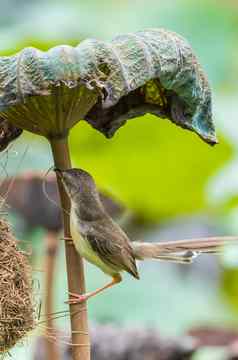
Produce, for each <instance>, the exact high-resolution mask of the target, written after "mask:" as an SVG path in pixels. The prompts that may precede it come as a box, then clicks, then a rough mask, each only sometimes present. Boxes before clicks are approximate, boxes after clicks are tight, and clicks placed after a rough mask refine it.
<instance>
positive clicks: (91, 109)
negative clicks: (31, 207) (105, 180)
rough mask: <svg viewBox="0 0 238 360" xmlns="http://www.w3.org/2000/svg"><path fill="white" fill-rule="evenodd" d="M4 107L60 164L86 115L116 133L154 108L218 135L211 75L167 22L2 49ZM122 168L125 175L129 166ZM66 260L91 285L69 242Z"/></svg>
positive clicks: (78, 350) (78, 286)
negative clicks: (108, 35)
mask: <svg viewBox="0 0 238 360" xmlns="http://www.w3.org/2000/svg"><path fill="white" fill-rule="evenodd" d="M0 110H1V112H0V116H1V120H2V123H1V124H2V131H3V135H5V136H6V137H7V139H9V140H11V131H13V130H14V129H13V130H12V126H15V127H16V128H20V129H24V130H28V131H30V132H33V133H36V134H39V135H41V136H44V137H46V138H47V139H48V140H49V142H50V144H51V148H52V154H53V157H54V162H55V165H56V167H58V168H61V169H65V168H69V167H70V166H71V162H70V155H69V149H68V142H67V141H68V134H69V131H70V129H71V128H72V127H73V126H74V125H75V124H76V123H77V122H78V121H79V120H80V119H84V120H86V121H87V122H88V123H89V124H90V125H92V126H93V127H94V128H96V129H97V130H99V131H100V132H102V133H103V134H104V135H106V137H111V136H113V134H114V133H115V132H116V130H117V129H118V128H120V127H121V126H122V125H124V124H125V122H126V120H127V119H131V118H134V117H138V116H140V115H143V114H145V113H151V114H154V115H156V116H157V117H160V118H161V117H162V118H168V119H170V120H171V121H173V122H174V123H176V124H177V125H179V126H181V127H183V128H186V129H189V130H192V131H193V132H196V133H197V134H198V135H199V136H200V137H201V138H202V139H203V140H205V141H206V142H207V143H210V144H214V143H216V136H215V131H214V126H213V123H212V114H211V92H210V88H209V85H208V82H207V79H206V77H205V75H204V73H203V71H202V69H201V67H200V65H199V64H198V62H197V61H196V58H195V56H194V54H193V52H192V50H191V48H190V46H189V44H188V43H187V42H186V41H185V40H184V39H183V38H181V37H180V36H178V35H176V34H175V33H172V32H168V31H165V30H158V29H151V30H147V31H144V32H139V33H136V34H129V35H124V36H119V37H117V38H115V39H114V40H112V41H111V42H108V43H106V42H102V41H98V40H86V41H83V42H82V43H81V44H80V45H79V46H78V47H76V48H72V47H70V46H59V47H56V48H52V49H50V50H49V51H48V52H46V53H43V52H41V51H39V50H37V49H35V48H26V49H24V50H22V51H21V52H20V53H18V54H17V55H15V56H12V57H1V58H0ZM8 125H9V126H8ZM10 125H12V126H10ZM149 125H150V124H149V121H148V124H147V126H148V127H149ZM13 133H14V134H15V132H14V131H13ZM173 136H174V135H173ZM138 141H139V139H138ZM82 151H86V149H85V148H83V147H82ZM79 152H80V151H79ZM147 156H148V155H147ZM194 156H195V154H194ZM115 163H116V157H115V158H114V161H113V163H112V166H115ZM158 166H160V164H158ZM142 171H143V172H144V179H145V181H146V171H145V170H144V169H142ZM122 173H123V175H124V178H123V183H124V182H126V176H127V172H126V169H124V170H123V169H122ZM58 186H59V192H60V195H61V203H62V208H63V209H64V211H63V217H64V227H65V237H66V238H68V237H70V231H69V215H68V214H69V210H70V204H69V201H68V198H67V196H66V194H65V192H64V190H63V188H62V184H61V182H60V180H59V182H58ZM134 197H135V198H136V195H134ZM66 262H67V272H68V283H69V291H70V292H76V293H82V292H84V290H85V289H84V275H83V267H82V262H81V259H79V257H78V255H77V254H76V252H75V250H74V248H73V247H72V246H67V245H66ZM70 310H71V324H72V343H73V345H74V346H73V359H74V360H77V359H79V358H83V359H84V360H86V359H89V357H90V346H89V337H88V329H87V316H86V315H87V314H86V307H85V304H78V305H74V307H72V306H71V309H70ZM75 311H76V312H77V311H78V312H80V314H81V316H80V318H78V317H75V316H74V314H75ZM80 344H81V346H80Z"/></svg>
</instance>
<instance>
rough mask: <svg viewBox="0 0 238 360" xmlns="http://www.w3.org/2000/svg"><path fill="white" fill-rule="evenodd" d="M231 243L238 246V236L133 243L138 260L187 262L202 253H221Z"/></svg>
mask: <svg viewBox="0 0 238 360" xmlns="http://www.w3.org/2000/svg"><path fill="white" fill-rule="evenodd" d="M229 244H232V245H237V246H238V236H221V237H208V238H198V239H192V240H177V241H167V242H163V241H161V242H159V243H145V242H132V243H131V245H132V248H133V253H134V256H135V258H136V259H137V260H145V259H157V260H164V261H170V262H177V263H185V264H186V263H191V262H192V261H193V260H194V259H195V258H196V257H197V256H198V255H200V254H217V253H220V252H221V251H222V249H223V247H224V246H226V245H229Z"/></svg>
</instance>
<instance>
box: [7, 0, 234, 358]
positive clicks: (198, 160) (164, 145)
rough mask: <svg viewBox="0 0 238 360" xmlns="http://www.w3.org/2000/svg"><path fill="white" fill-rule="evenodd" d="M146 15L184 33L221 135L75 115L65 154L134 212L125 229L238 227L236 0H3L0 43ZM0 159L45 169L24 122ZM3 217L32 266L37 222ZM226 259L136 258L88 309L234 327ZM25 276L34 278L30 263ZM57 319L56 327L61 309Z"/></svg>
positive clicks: (129, 24) (152, 236)
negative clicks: (29, 251)
mask: <svg viewBox="0 0 238 360" xmlns="http://www.w3.org/2000/svg"><path fill="white" fill-rule="evenodd" d="M148 27H165V28H168V29H170V30H173V31H176V32H178V33H179V34H181V35H183V36H184V37H185V38H187V39H188V40H189V42H190V44H191V45H192V47H193V49H194V51H195V53H196V55H197V57H198V58H199V60H200V62H201V64H202V66H203V68H204V69H205V71H206V72H207V74H208V78H209V80H210V83H211V87H212V90H213V109H214V121H215V124H216V127H217V132H218V136H219V141H220V144H219V145H217V146H215V147H209V146H208V145H206V144H205V143H203V142H202V141H201V140H200V139H199V138H198V137H197V136H196V135H194V134H193V133H190V132H187V131H184V130H182V129H180V128H178V127H176V126H175V125H173V124H171V123H170V122H169V121H167V120H164V119H163V120H162V119H161V120H160V119H158V118H156V117H153V116H152V115H146V116H144V117H141V118H140V119H134V120H131V121H128V123H127V124H126V126H124V127H122V128H121V129H120V130H119V131H118V132H117V133H116V135H115V136H114V137H113V138H112V139H111V140H107V139H105V138H104V137H103V135H101V134H99V133H98V132H96V131H95V130H94V129H92V128H91V127H90V126H89V125H88V124H86V123H85V122H83V121H82V122H79V123H78V125H77V126H76V127H75V128H74V129H73V131H72V133H71V138H70V145H71V150H72V157H73V162H74V165H75V166H80V167H82V168H85V169H86V170H88V171H90V172H91V173H92V175H93V176H94V177H95V179H96V181H97V183H98V185H99V187H100V188H102V189H104V190H105V191H106V192H107V193H109V194H111V195H113V196H114V197H115V198H117V199H119V200H120V201H121V202H122V203H123V204H124V205H125V206H126V207H127V208H128V210H129V211H130V212H131V213H132V214H133V215H134V219H136V221H134V222H133V226H132V227H133V229H132V230H131V234H132V237H133V236H134V238H137V237H139V238H140V239H146V240H148V241H155V240H158V239H164V240H172V239H183V238H191V237H194V236H197V237H198V236H206V235H218V234H220V235H225V234H229V235H232V234H237V232H238V225H237V224H238V210H237V204H238V145H237V144H238V125H237V114H238V101H237V95H238V45H237V37H238V3H237V1H234V0H226V1H222V0H221V1H219V2H218V1H215V0H214V1H211V0H200V1H199V0H198V1H196V2H195V1H189V0H167V1H166V2H165V1H162V0H147V1H143V0H135V1H127V0H121V1H120V2H118V1H109V0H101V1H100V2H99V1H96V0H88V1H80V0H67V1H66V0H65V1H63V0H62V1H56V0H41V1H40V2H39V1H36V0H31V1H30V0H8V1H2V2H1V13H0V33H1V37H0V39H1V41H0V54H1V55H9V54H13V53H15V52H16V51H18V50H20V49H21V48H22V47H25V46H36V47H38V48H41V49H43V50H46V49H48V48H50V47H51V46H55V45H58V44H72V45H76V44H77V43H78V42H79V41H80V40H82V39H85V38H88V37H94V38H95V37H96V38H101V39H110V38H112V37H113V36H115V35H116V34H119V33H125V32H132V31H138V30H142V29H145V28H148ZM36 151H37V152H36ZM1 159H2V160H1V161H2V164H5V163H7V173H8V174H11V175H15V174H19V173H23V172H24V171H25V170H32V169H35V170H43V171H46V170H47V168H49V167H50V166H51V165H52V158H51V154H50V149H49V146H48V144H47V143H46V142H45V141H44V140H42V139H40V138H38V137H36V136H34V137H33V136H32V135H29V134H25V135H24V138H22V137H21V138H20V139H19V140H17V141H16V142H15V143H14V145H13V146H11V148H10V150H9V151H8V153H7V154H6V153H4V154H1ZM36 159H37V161H36ZM4 176H5V173H4V172H2V177H3V178H4ZM10 218H11V219H12V220H13V222H14V224H15V231H16V233H17V236H18V237H19V238H22V239H26V238H28V241H30V242H31V243H32V247H33V249H34V250H35V254H37V256H35V259H34V266H35V267H36V268H37V267H38V268H39V267H40V266H41V262H42V256H43V244H42V243H43V242H42V236H43V235H44V234H43V231H42V229H35V231H34V232H31V234H30V235H29V234H26V233H25V232H24V231H23V230H22V226H21V219H20V218H19V217H16V216H15V215H11V217H10ZM236 259H238V257H235V256H234V253H233V252H231V251H230V252H229V251H227V252H226V253H225V255H224V256H221V257H219V258H216V259H214V258H212V257H210V256H204V258H202V259H199V260H198V261H197V262H196V264H195V265H192V266H191V267H189V268H187V267H186V268H185V267H184V266H182V265H180V266H179V265H174V264H165V263H155V262H153V263H152V262H149V263H145V264H141V265H140V272H141V281H140V282H137V281H134V280H133V279H131V278H129V276H128V277H127V276H125V281H124V282H123V283H122V285H120V286H118V287H117V288H115V289H113V290H111V291H108V293H105V294H104V295H102V296H99V297H98V298H96V299H93V300H91V301H90V302H89V316H90V321H92V322H95V321H97V322H103V323H105V322H115V323H118V324H122V325H123V324H130V325H131V326H135V325H138V324H140V325H142V324H144V325H148V326H156V327H158V328H159V329H160V331H161V332H162V333H164V334H168V335H177V334H181V333H183V332H185V331H187V330H188V329H190V328H192V327H196V326H200V325H211V324H215V325H217V324H219V325H221V326H223V325H224V326H231V327H237V326H238V300H237V299H238V285H237V284H238V267H237V266H238V263H237V262H238V260H236ZM63 266H64V255H63V249H62V251H61V253H60V259H59V261H58V272H57V274H58V276H57V279H56V280H57V284H56V294H57V296H56V298H57V304H56V308H57V310H62V309H63V308H64V305H63V301H64V300H65V298H66V290H63V289H62V283H64V287H65V288H66V274H65V271H63V269H62V267H63ZM34 276H35V277H36V278H40V276H39V274H38V273H35V275H34ZM105 280H107V279H106V278H105V276H104V275H103V274H101V273H100V271H98V270H97V269H95V268H94V267H92V266H89V265H87V286H88V288H89V289H93V288H95V287H97V286H99V285H100V284H102V283H103V282H104V281H105ZM42 286H43V285H42ZM42 293H43V288H42ZM60 326H61V327H62V329H64V328H65V321H64V320H62V321H61V322H60ZM30 342H31V339H30V340H29V341H28V343H27V344H26V346H25V347H22V346H21V347H20V348H18V349H16V353H13V354H14V356H16V358H17V359H20V358H21V356H22V359H28V358H29V356H30V355H29V354H30V351H31V350H30V345H29V343H30ZM198 356H199V355H197V357H196V359H200V358H201V359H202V358H203V359H211V355H209V356H208V355H206V354H205V355H204V353H203V354H202V355H201V357H198ZM207 356H208V357H207Z"/></svg>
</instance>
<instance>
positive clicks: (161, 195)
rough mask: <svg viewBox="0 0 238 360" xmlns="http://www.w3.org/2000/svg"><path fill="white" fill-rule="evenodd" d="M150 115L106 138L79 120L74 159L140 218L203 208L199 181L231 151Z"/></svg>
mask: <svg viewBox="0 0 238 360" xmlns="http://www.w3.org/2000/svg"><path fill="white" fill-rule="evenodd" d="M220 140H221V144H220V145H217V146H215V147H213V148H211V147H209V146H208V145H206V144H205V143H204V142H202V141H201V140H200V139H199V138H198V137H197V136H195V135H194V134H192V133H189V132H188V131H185V130H181V129H180V128H178V127H177V126H175V125H173V124H170V123H169V122H168V121H166V120H164V119H163V120H162V119H161V120H160V119H158V118H156V117H154V116H152V115H146V116H144V117H142V118H139V119H134V120H132V121H128V122H127V124H126V125H125V126H124V127H123V128H122V129H120V130H119V131H118V133H117V134H116V135H115V136H114V138H112V139H111V140H108V139H105V138H104V137H103V136H102V135H101V134H99V133H97V132H96V131H95V130H94V129H92V128H90V127H89V126H88V125H87V124H86V123H85V122H80V123H79V124H78V125H77V126H76V128H75V129H74V130H73V131H72V134H71V142H70V144H71V149H72V155H73V160H74V164H75V165H76V166H78V167H82V168H85V169H87V170H88V171H89V172H90V173H92V174H93V176H94V177H95V178H96V181H97V183H98V185H99V186H100V187H102V188H106V190H108V191H109V192H112V193H113V194H114V195H115V196H117V197H118V198H119V199H121V200H122V201H124V202H125V203H126V204H127V205H128V206H129V207H130V208H131V209H132V210H134V211H135V212H136V213H138V214H139V215H140V216H141V218H142V219H145V220H154V221H156V220H158V219H159V218H161V217H168V216H174V215H176V214H179V213H180V214H181V213H189V212H194V211H200V210H204V209H205V208H206V205H207V201H206V196H205V192H204V187H205V185H206V183H207V182H208V179H209V177H210V176H212V175H213V174H214V172H215V171H216V170H217V169H218V168H219V167H221V166H222V165H223V164H224V162H225V161H227V160H228V158H229V157H230V156H231V153H232V152H231V148H230V147H229V145H228V144H227V143H226V142H225V141H224V139H220Z"/></svg>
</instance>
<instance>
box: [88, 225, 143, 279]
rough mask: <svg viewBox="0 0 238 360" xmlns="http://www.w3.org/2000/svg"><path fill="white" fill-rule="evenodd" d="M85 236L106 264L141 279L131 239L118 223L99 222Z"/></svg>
mask: <svg viewBox="0 0 238 360" xmlns="http://www.w3.org/2000/svg"><path fill="white" fill-rule="evenodd" d="M85 236H86V237H87V240H88V241H89V243H90V245H91V247H92V249H93V250H94V251H95V252H96V253H97V255H98V256H99V257H100V259H101V260H102V261H103V262H104V263H106V264H107V265H109V266H112V267H113V268H116V269H118V271H122V270H125V271H127V272H129V273H130V274H131V275H133V276H134V277H135V278H137V279H139V274H138V271H137V267H136V262H135V257H134V255H133V250H132V248H131V245H130V243H129V239H128V237H127V236H126V234H125V233H124V232H123V231H122V230H121V228H120V227H119V226H118V225H117V224H116V223H114V222H113V221H112V222H111V221H108V220H107V222H106V223H105V224H103V223H98V222H97V224H95V225H94V226H92V227H91V229H90V230H89V231H88V232H87V234H85Z"/></svg>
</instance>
